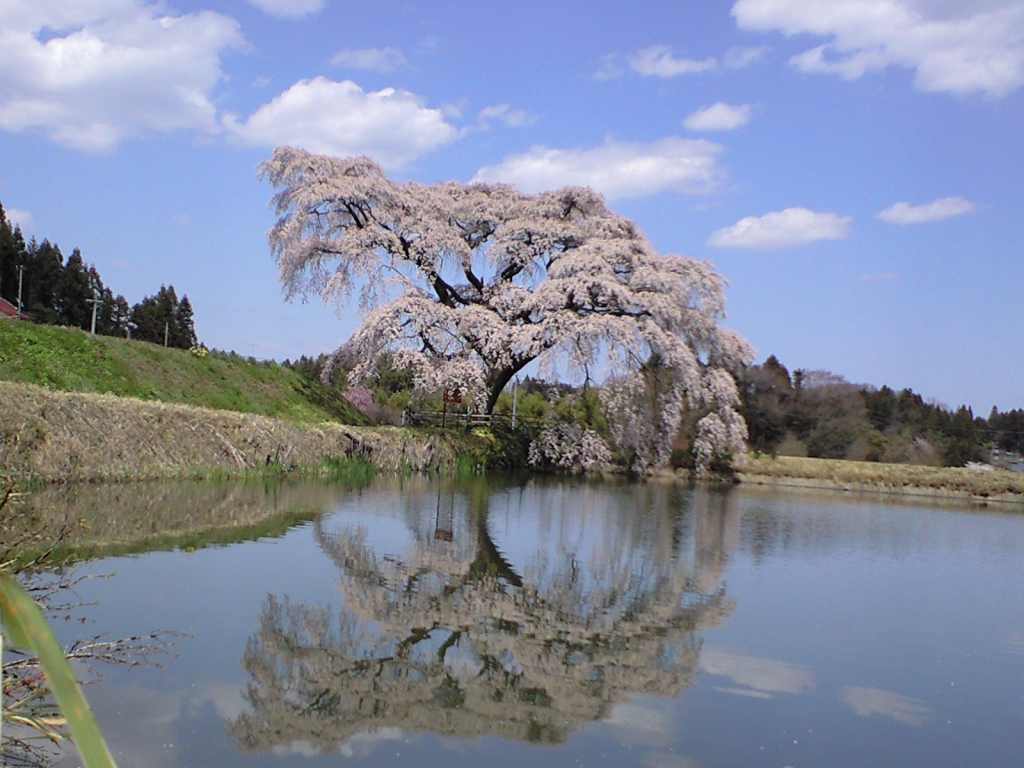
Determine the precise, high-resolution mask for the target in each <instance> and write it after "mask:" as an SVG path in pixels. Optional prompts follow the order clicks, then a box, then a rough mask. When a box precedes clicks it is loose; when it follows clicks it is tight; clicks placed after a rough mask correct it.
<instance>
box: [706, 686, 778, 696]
mask: <svg viewBox="0 0 1024 768" xmlns="http://www.w3.org/2000/svg"><path fill="white" fill-rule="evenodd" d="M714 690H716V691H721V692H722V693H734V694H736V695H737V696H747V697H749V698H751V699H770V698H771V697H772V695H771V694H770V693H767V692H765V691H755V690H754V689H753V688H726V687H725V686H721V685H716V686H715V687H714Z"/></svg>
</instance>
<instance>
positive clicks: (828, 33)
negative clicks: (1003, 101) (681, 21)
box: [732, 0, 1024, 97]
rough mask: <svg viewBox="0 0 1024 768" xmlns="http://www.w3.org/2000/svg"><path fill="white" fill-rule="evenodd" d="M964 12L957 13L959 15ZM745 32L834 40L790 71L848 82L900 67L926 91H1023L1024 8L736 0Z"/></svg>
mask: <svg viewBox="0 0 1024 768" xmlns="http://www.w3.org/2000/svg"><path fill="white" fill-rule="evenodd" d="M958 5H959V8H958V7H957V6H958ZM732 14H733V16H734V17H735V18H736V21H737V24H738V25H739V26H740V28H742V29H745V30H750V31H762V32H768V31H778V32H783V33H784V34H786V35H798V34H811V35H816V36H819V37H827V38H831V39H830V40H829V41H828V42H826V43H824V44H822V45H819V46H817V47H814V48H811V49H809V50H807V51H804V52H803V53H800V54H797V55H796V56H794V57H793V58H792V59H790V63H791V64H792V65H793V66H795V67H797V68H798V69H800V70H802V71H805V72H826V73H832V74H838V75H840V76H842V77H845V78H847V79H849V80H853V79H856V78H858V77H860V76H861V75H863V74H864V73H865V72H869V71H877V70H880V69H884V68H885V67H888V66H901V67H906V68H908V69H912V70H914V72H915V85H916V86H917V87H918V88H919V89H921V90H923V91H945V92H949V93H956V94H967V93H976V92H982V93H985V94H986V95H988V96H990V97H998V96H1005V95H1006V94H1008V93H1010V92H1011V91H1013V90H1015V89H1017V88H1019V87H1020V86H1021V85H1022V84H1024V4H1022V3H1021V2H1020V1H1019V0H998V1H997V2H987V3H984V4H981V5H980V6H979V5H978V4H973V7H972V4H970V3H960V4H949V3H943V2H935V0H917V2H911V0H830V1H829V2H821V1H820V0H738V2H737V3H736V4H735V5H734V6H733V9H732Z"/></svg>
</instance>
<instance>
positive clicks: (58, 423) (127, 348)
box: [0, 321, 456, 484]
mask: <svg viewBox="0 0 1024 768" xmlns="http://www.w3.org/2000/svg"><path fill="white" fill-rule="evenodd" d="M364 423H365V418H364V417H363V416H362V414H361V413H359V411H357V410H356V409H355V408H353V407H352V405H351V404H350V403H349V402H348V401H347V400H345V399H344V398H343V397H340V396H339V395H338V394H337V393H336V392H334V391H332V390H330V389H328V388H327V387H323V386H321V385H320V384H319V383H317V382H313V381H310V380H308V379H306V378H304V377H302V376H301V375H299V374H297V373H296V372H295V371H292V370H290V369H288V368H285V367H283V366H280V365H277V364H275V363H259V362H256V361H254V360H249V359H245V358H242V357H239V356H237V355H225V354H219V353H209V354H207V355H205V356H198V355H196V354H193V353H191V352H189V351H187V350H179V349H165V348H163V347H160V346H156V345H153V344H147V343H145V342H138V341H131V342H130V341H127V340H124V339H114V338H109V337H100V336H97V337H92V336H89V335H88V334H86V333H83V332H82V331H78V330H74V329H67V328H56V327H52V326H38V325H31V324H29V323H21V322H7V321H4V322H0V482H3V481H5V480H6V481H7V482H16V483H18V484H26V483H33V482H53V481H69V480H80V481H96V480H139V479H148V478H157V477H196V478H209V477H217V476H237V475H245V474H268V473H269V474H276V473H281V472H290V473H295V472H317V471H323V472H327V473H330V474H338V473H341V474H345V473H349V472H351V471H353V470H354V471H357V472H358V471H359V467H358V466H354V467H352V466H348V465H349V464H350V463H352V462H353V461H354V460H355V459H363V460H366V461H369V462H370V463H372V464H373V465H374V466H375V467H376V468H377V469H384V470H391V471H409V470H413V471H417V470H423V469H427V468H437V467H441V466H448V465H453V464H455V463H456V460H455V458H454V456H455V451H454V450H453V449H452V448H451V446H449V445H448V444H447V442H446V441H445V440H443V439H433V438H431V436H429V435H424V434H419V433H410V432H403V431H400V430H396V429H389V428H370V427H365V426H359V425H360V424H364Z"/></svg>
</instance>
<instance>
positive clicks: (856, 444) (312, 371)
mask: <svg viewBox="0 0 1024 768" xmlns="http://www.w3.org/2000/svg"><path fill="white" fill-rule="evenodd" d="M327 362H328V357H327V356H326V355H319V356H318V357H305V356H303V357H301V358H299V359H298V360H296V361H295V362H291V361H287V360H286V361H285V365H287V366H289V367H292V368H294V369H296V370H298V371H299V372H300V373H304V374H305V375H307V376H309V377H311V378H319V377H320V376H321V375H322V374H323V372H324V368H325V366H326V365H327ZM353 364H354V361H352V360H349V359H346V358H344V357H342V358H341V359H340V360H338V361H336V365H335V368H334V376H333V386H334V387H335V388H337V389H340V390H346V389H347V386H348V384H347V378H346V374H347V373H348V371H349V370H351V368H352V367H353ZM738 385H739V389H740V399H741V406H742V408H741V410H742V413H743V416H744V418H745V419H746V421H747V428H748V429H749V431H750V438H749V441H748V442H749V446H750V450H752V451H758V452H761V453H765V454H789V455H796V456H812V457H818V458H838V459H853V460H860V461H864V460H866V461H884V462H892V463H897V464H904V463H905V464H926V465H947V466H963V465H964V464H965V463H967V462H969V461H987V460H990V459H992V458H993V455H992V454H993V452H994V451H995V450H1000V451H1006V452H1012V453H1018V454H1024V409H1020V408H1018V409H1015V410H1011V411H1006V412H1004V413H1000V412H999V411H998V410H997V409H996V408H993V409H992V412H991V413H990V414H989V416H988V418H987V419H984V418H981V417H976V416H975V415H974V414H973V413H972V411H971V409H970V408H969V407H967V406H960V407H959V408H956V409H955V410H950V409H948V408H946V407H945V406H942V405H939V404H936V403H928V402H925V400H924V398H922V397H921V395H919V394H917V393H915V392H913V391H912V390H910V389H904V390H901V391H899V392H897V391H895V390H893V389H891V388H890V387H887V386H883V387H881V388H875V387H873V386H867V385H863V384H851V383H850V382H848V381H846V380H845V379H844V378H843V377H842V376H838V375H836V374H833V373H829V372H828V371H805V370H795V371H793V373H792V374H790V372H789V371H788V370H787V369H786V367H785V366H784V365H782V363H780V362H779V361H778V359H777V358H776V357H775V356H774V355H772V356H771V357H769V358H768V359H767V360H765V362H764V363H762V364H761V365H754V366H751V367H749V368H747V369H746V371H744V373H743V375H742V376H741V377H740V379H739V381H738ZM411 388H412V377H411V375H410V373H409V372H408V371H402V370H400V369H396V368H395V367H393V366H392V365H390V364H388V363H385V364H384V365H383V366H382V367H381V369H380V371H379V372H378V376H377V378H376V379H375V380H374V381H372V382H367V383H366V384H365V385H364V386H361V387H359V388H357V389H358V390H361V392H359V393H356V392H355V391H349V392H348V393H347V394H346V397H348V398H349V400H350V401H352V402H353V403H354V404H355V405H357V407H359V408H360V409H361V410H362V411H363V412H364V413H366V414H367V415H369V416H370V417H371V418H372V419H374V420H377V421H389V422H391V423H398V422H399V420H400V416H401V410H402V409H403V408H404V407H405V406H406V405H408V404H409V402H410V395H411V392H410V390H411ZM357 394H358V396H357ZM516 399H517V404H516V405H517V413H518V415H519V417H520V418H521V419H522V420H523V421H524V422H528V423H534V424H536V423H546V422H564V421H569V422H573V421H574V422H576V423H578V424H580V425H581V426H584V427H586V428H589V429H595V430H597V431H598V432H599V433H601V434H604V433H605V432H606V431H607V428H608V425H607V422H606V421H605V417H604V414H603V408H602V405H601V401H600V396H599V387H594V386H591V387H587V388H580V387H573V386H571V385H569V384H563V383H553V382H547V381H544V380H541V379H535V378H532V377H530V376H525V377H524V378H523V379H522V380H520V382H519V385H518V393H517V398H516ZM425 404H426V405H428V406H433V407H436V408H440V407H441V406H442V403H441V400H440V394H437V395H436V396H434V397H433V398H428V399H427V402H426V403H425ZM511 410H512V393H511V392H510V391H509V389H508V388H507V389H506V391H505V392H503V393H502V395H501V397H500V398H499V400H498V404H497V407H496V408H495V412H496V413H504V414H509V413H511ZM700 415H702V414H701V413H699V412H698V413H694V414H690V417H689V418H687V419H686V420H685V423H684V425H683V428H682V429H681V431H680V434H679V435H677V437H676V441H675V447H676V448H677V450H674V451H673V464H674V465H679V466H685V463H686V460H687V458H686V457H687V456H688V455H689V449H688V446H689V442H690V440H692V437H693V429H694V423H695V421H696V419H697V418H699V416H700Z"/></svg>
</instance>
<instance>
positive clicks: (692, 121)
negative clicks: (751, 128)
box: [683, 101, 750, 131]
mask: <svg viewBox="0 0 1024 768" xmlns="http://www.w3.org/2000/svg"><path fill="white" fill-rule="evenodd" d="M749 122H750V105H749V104H736V105H732V104H726V103H725V102H724V101H719V102H717V103H715V104H712V105H711V106H708V107H701V108H700V109H698V110H697V111H696V112H694V113H693V114H691V115H689V116H688V117H687V118H686V119H685V120H683V125H685V126H686V127H687V128H689V129H690V130H691V131H731V130H733V129H734V128H739V127H740V126H741V125H746V124H747V123H749Z"/></svg>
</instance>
